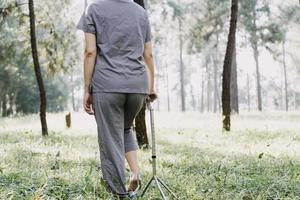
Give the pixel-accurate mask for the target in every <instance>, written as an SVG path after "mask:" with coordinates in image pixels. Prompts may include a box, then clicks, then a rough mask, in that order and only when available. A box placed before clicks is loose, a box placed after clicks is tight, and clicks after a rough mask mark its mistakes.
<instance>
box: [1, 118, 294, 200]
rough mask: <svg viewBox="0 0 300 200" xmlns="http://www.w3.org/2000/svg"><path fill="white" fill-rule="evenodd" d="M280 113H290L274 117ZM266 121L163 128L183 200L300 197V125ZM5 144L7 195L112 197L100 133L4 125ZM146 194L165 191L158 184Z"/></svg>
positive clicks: (163, 166)
mask: <svg viewBox="0 0 300 200" xmlns="http://www.w3.org/2000/svg"><path fill="white" fill-rule="evenodd" d="M158 117H159V116H158ZM249 118H251V123H255V121H256V120H257V121H261V117H259V118H255V117H253V116H250V117H249ZM249 118H248V119H249ZM277 118H278V119H277ZM292 118H293V119H299V117H297V116H294V115H293V116H292ZM235 120H236V123H242V122H243V121H244V120H247V117H246V116H242V117H241V118H238V117H236V119H235ZM276 120H279V121H281V120H282V119H281V118H279V117H273V118H271V121H272V123H276ZM291 121H292V122H291V123H295V121H294V120H291ZM264 127H265V126H263V128H259V127H255V128H252V129H251V128H249V127H248V128H245V130H242V129H239V128H237V129H236V130H233V131H232V132H231V133H229V134H224V133H221V132H220V131H213V130H206V129H205V128H203V129H199V128H197V127H191V128H180V129H177V128H172V127H169V128H166V127H158V128H157V136H158V159H159V160H158V168H159V170H158V174H159V176H160V177H161V178H162V179H163V180H164V181H165V182H166V183H167V184H168V185H169V186H170V187H171V188H172V189H173V190H174V191H175V192H176V194H177V195H178V196H179V197H180V199H186V200H190V199H191V200H192V199H195V200H198V199H199V200H201V199H211V200H214V199H216V200H219V199H220V200H223V199H228V200H234V199H241V200H252V199H253V200H254V199H263V200H275V199H286V200H288V199H300V160H299V154H298V153H299V149H298V147H299V143H300V141H299V138H300V132H299V130H297V129H293V130H292V129H290V130H288V129H287V130H285V131H280V130H278V129H276V130H266V129H265V128H264ZM289 144H290V146H288V145H289ZM0 146H1V148H0V158H1V160H0V199H16V200H19V199H38V198H37V197H40V199H109V198H110V194H108V193H107V192H106V190H105V187H104V183H103V180H102V178H101V173H100V172H99V168H98V166H99V152H98V142H97V137H96V134H93V135H91V134H86V135H84V133H83V134H73V132H69V131H56V132H50V136H49V137H48V138H42V137H40V136H39V134H38V133H37V132H36V131H8V132H5V131H3V132H2V133H1V134H0ZM150 155H151V151H150V150H144V151H140V152H139V160H140V167H141V169H142V178H143V182H144V184H145V183H146V181H148V179H149V178H150V176H151V163H150V157H151V156H150ZM127 172H128V169H127ZM141 199H146V200H148V199H160V196H159V193H158V191H157V190H156V189H154V188H151V189H150V191H149V193H147V194H146V196H145V197H144V198H141Z"/></svg>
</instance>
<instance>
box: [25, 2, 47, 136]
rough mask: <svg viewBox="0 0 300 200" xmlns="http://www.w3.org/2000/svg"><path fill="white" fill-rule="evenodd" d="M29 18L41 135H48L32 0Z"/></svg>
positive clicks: (29, 4)
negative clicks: (37, 89) (38, 93)
mask: <svg viewBox="0 0 300 200" xmlns="http://www.w3.org/2000/svg"><path fill="white" fill-rule="evenodd" d="M28 6H29V20H30V38H31V50H32V59H33V64H34V72H35V76H36V80H37V84H38V87H39V92H40V120H41V126H42V135H43V136H47V135H48V128H47V121H46V106H47V102H46V91H45V87H44V82H43V78H42V74H41V69H40V63H39V58H38V50H37V42H36V33H35V15H34V4H33V0H29V3H28Z"/></svg>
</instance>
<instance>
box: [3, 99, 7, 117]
mask: <svg viewBox="0 0 300 200" xmlns="http://www.w3.org/2000/svg"><path fill="white" fill-rule="evenodd" d="M2 117H7V99H6V94H4V95H3V98H2Z"/></svg>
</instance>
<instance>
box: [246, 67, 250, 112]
mask: <svg viewBox="0 0 300 200" xmlns="http://www.w3.org/2000/svg"><path fill="white" fill-rule="evenodd" d="M247 103H248V112H250V79H249V74H248V73H247Z"/></svg>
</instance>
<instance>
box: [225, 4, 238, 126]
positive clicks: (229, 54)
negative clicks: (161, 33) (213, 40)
mask: <svg viewBox="0 0 300 200" xmlns="http://www.w3.org/2000/svg"><path fill="white" fill-rule="evenodd" d="M237 15H238V0H231V17H230V28H229V34H228V41H227V48H226V54H225V59H224V66H223V83H222V89H223V90H222V110H223V113H222V114H223V128H224V130H226V131H230V112H231V105H230V79H231V67H232V60H233V54H234V48H235V38H236V24H237Z"/></svg>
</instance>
